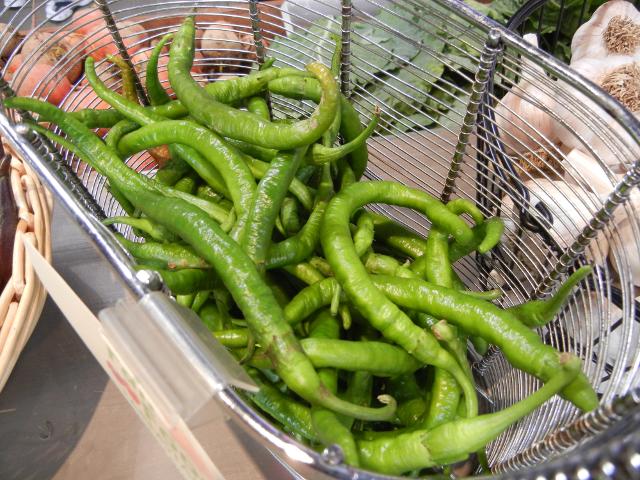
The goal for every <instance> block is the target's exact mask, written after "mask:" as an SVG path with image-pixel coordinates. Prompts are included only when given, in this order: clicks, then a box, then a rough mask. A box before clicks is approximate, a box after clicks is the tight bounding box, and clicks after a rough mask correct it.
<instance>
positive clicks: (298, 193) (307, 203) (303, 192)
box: [244, 156, 313, 210]
mask: <svg viewBox="0 0 640 480" xmlns="http://www.w3.org/2000/svg"><path fill="white" fill-rule="evenodd" d="M274 158H275V157H274ZM244 159H245V162H246V163H247V165H248V166H249V169H250V170H251V173H252V174H253V176H254V177H255V178H257V179H258V180H261V179H262V177H264V176H265V175H266V173H267V170H268V169H269V163H267V162H263V161H261V160H257V159H255V158H252V157H248V156H245V158H244ZM271 161H273V159H272V160H271ZM289 192H290V193H291V194H292V195H293V196H294V197H296V198H297V199H298V201H299V202H300V204H301V205H302V206H303V207H304V208H306V209H307V210H311V208H312V207H313V195H312V194H311V192H310V190H309V187H307V186H306V185H305V184H304V183H302V182H301V181H300V180H298V179H297V178H294V179H293V180H291V183H290V184H289Z"/></svg>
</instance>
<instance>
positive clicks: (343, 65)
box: [340, 0, 353, 98]
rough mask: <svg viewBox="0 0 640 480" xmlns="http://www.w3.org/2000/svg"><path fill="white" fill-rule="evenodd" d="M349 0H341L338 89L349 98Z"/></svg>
mask: <svg viewBox="0 0 640 480" xmlns="http://www.w3.org/2000/svg"><path fill="white" fill-rule="evenodd" d="M352 14H353V10H352V8H351V0H342V13H341V15H342V25H341V35H340V36H341V39H340V43H341V52H340V91H341V92H342V94H343V95H344V96H345V97H347V98H349V97H350V96H351V89H350V88H349V74H350V72H351V15H352Z"/></svg>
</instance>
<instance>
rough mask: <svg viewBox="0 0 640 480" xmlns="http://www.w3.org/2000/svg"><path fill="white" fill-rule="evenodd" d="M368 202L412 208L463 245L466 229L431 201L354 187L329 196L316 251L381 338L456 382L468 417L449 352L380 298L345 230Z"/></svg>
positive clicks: (471, 401) (382, 188)
mask: <svg viewBox="0 0 640 480" xmlns="http://www.w3.org/2000/svg"><path fill="white" fill-rule="evenodd" d="M368 203H391V204H394V205H397V206H404V207H412V208H418V209H420V210H421V211H423V212H424V213H426V214H427V216H428V217H429V219H430V220H431V221H432V223H433V224H434V225H435V226H437V227H439V228H442V229H444V230H445V231H447V232H450V233H451V234H452V235H453V236H454V238H458V239H459V240H462V241H463V242H464V239H465V238H466V239H468V240H467V241H469V240H470V239H471V237H472V233H471V230H470V229H469V227H468V226H467V225H466V224H465V223H464V221H463V220H461V219H460V218H459V217H458V216H456V215H454V214H453V213H451V212H450V211H449V210H448V209H447V207H446V206H445V205H443V204H442V203H440V202H438V201H437V200H436V199H434V198H433V197H431V196H429V195H427V194H425V193H424V192H418V191H416V190H413V189H410V188H408V187H404V186H400V185H398V184H394V183H389V182H365V183H356V184H353V185H351V186H350V187H348V188H346V189H345V190H343V191H342V192H340V193H339V194H338V195H336V196H335V197H333V199H332V200H331V202H330V203H329V206H328V207H327V211H326V212H325V215H324V219H323V230H322V232H321V243H322V248H323V250H324V252H325V255H326V257H327V260H328V261H329V263H330V264H331V268H332V270H333V272H334V275H335V277H336V279H337V280H338V282H339V283H340V285H342V287H343V288H344V290H345V292H346V294H347V297H348V298H349V299H350V300H351V302H352V303H353V305H354V306H355V307H356V308H357V309H358V311H359V312H360V313H361V314H362V315H363V316H364V317H365V318H367V320H368V321H369V322H370V323H371V325H372V326H373V327H375V328H376V329H378V330H379V331H380V332H381V333H382V334H383V335H384V336H385V337H386V338H388V339H389V340H392V341H394V342H395V343H397V344H398V345H400V346H402V347H404V348H405V349H406V350H407V351H408V352H409V353H410V354H412V355H413V356H415V357H416V358H417V359H418V360H420V361H422V362H424V363H426V364H430V365H435V366H438V367H440V368H443V369H445V370H447V371H448V372H450V373H451V374H452V375H453V376H454V377H455V379H456V380H457V381H458V383H459V384H460V386H461V387H462V389H463V392H464V394H465V404H466V406H467V412H468V413H469V415H474V414H475V412H477V398H476V394H475V389H474V387H473V385H472V383H471V382H470V380H469V378H468V377H467V376H466V375H465V374H464V372H463V370H462V369H461V368H460V366H459V365H458V364H457V362H456V361H455V359H454V358H453V357H452V356H451V354H450V353H449V352H447V351H446V350H444V349H443V348H441V347H440V345H439V344H438V342H437V340H436V339H435V338H434V337H433V335H431V334H430V333H429V332H427V331H425V330H423V329H421V328H419V327H417V326H416V325H415V324H414V323H413V322H412V321H411V320H410V319H409V317H407V316H406V314H405V313H404V312H402V311H401V310H400V309H399V308H398V307H397V306H396V305H395V304H393V303H392V302H391V301H390V300H388V299H387V298H386V297H385V296H384V295H380V293H379V291H378V290H377V289H376V287H375V285H374V284H373V282H372V281H371V279H370V278H369V275H368V273H367V271H366V269H365V267H364V266H363V265H362V264H361V262H360V259H359V257H358V255H357V253H356V251H355V248H354V246H353V241H352V240H351V235H350V232H349V218H350V217H351V215H352V213H353V212H354V211H355V210H356V209H359V208H362V207H363V206H365V205H366V204H368Z"/></svg>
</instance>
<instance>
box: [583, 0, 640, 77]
mask: <svg viewBox="0 0 640 480" xmlns="http://www.w3.org/2000/svg"><path fill="white" fill-rule="evenodd" d="M610 55H630V56H633V57H636V58H639V59H640V12H638V10H636V8H635V7H634V6H633V4H631V3H629V2H626V1H624V0H613V1H610V2H607V3H605V4H604V5H602V6H601V7H599V8H598V9H597V10H596V11H595V12H594V13H593V15H592V16H591V18H590V19H589V21H588V22H586V23H584V24H582V25H581V26H580V28H578V30H576V33H575V34H574V35H573V39H572V40H571V66H573V63H574V62H575V61H578V60H581V59H583V58H591V59H603V58H606V57H608V56H610Z"/></svg>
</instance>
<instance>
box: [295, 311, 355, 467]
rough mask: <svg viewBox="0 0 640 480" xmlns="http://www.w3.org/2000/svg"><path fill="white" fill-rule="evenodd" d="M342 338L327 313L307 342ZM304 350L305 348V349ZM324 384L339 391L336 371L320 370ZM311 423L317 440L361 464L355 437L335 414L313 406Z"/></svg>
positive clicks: (313, 326) (351, 462)
mask: <svg viewBox="0 0 640 480" xmlns="http://www.w3.org/2000/svg"><path fill="white" fill-rule="evenodd" d="M339 336H340V326H339V325H338V323H337V321H336V319H335V318H334V317H333V316H331V315H330V314H328V313H327V312H326V310H325V311H323V312H320V313H319V314H318V316H317V317H316V319H315V320H314V321H313V322H312V324H311V328H310V332H309V337H310V338H308V339H307V340H316V341H322V340H327V341H337V340H336V339H337V338H338V337H339ZM303 348H304V347H303ZM318 375H319V376H320V378H321V379H322V382H323V383H324V384H325V385H326V386H327V388H328V389H329V390H330V391H331V392H332V393H334V394H335V393H337V391H338V375H337V372H336V371H335V370H334V369H327V368H323V369H321V370H318ZM311 423H312V425H313V428H314V430H315V432H316V436H317V438H318V439H319V440H320V442H321V443H322V444H324V445H325V446H329V445H333V444H335V445H338V446H339V447H340V448H341V449H342V452H343V454H344V459H345V461H346V463H348V464H349V465H353V466H354V467H357V466H358V465H359V463H360V461H359V459H358V451H357V449H356V442H355V440H354V439H353V435H352V434H351V432H350V431H349V429H348V428H347V427H345V426H344V425H343V424H342V423H340V420H338V417H337V416H336V414H335V413H333V412H332V411H330V410H327V409H326V408H322V407H318V406H313V407H312V408H311Z"/></svg>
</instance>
